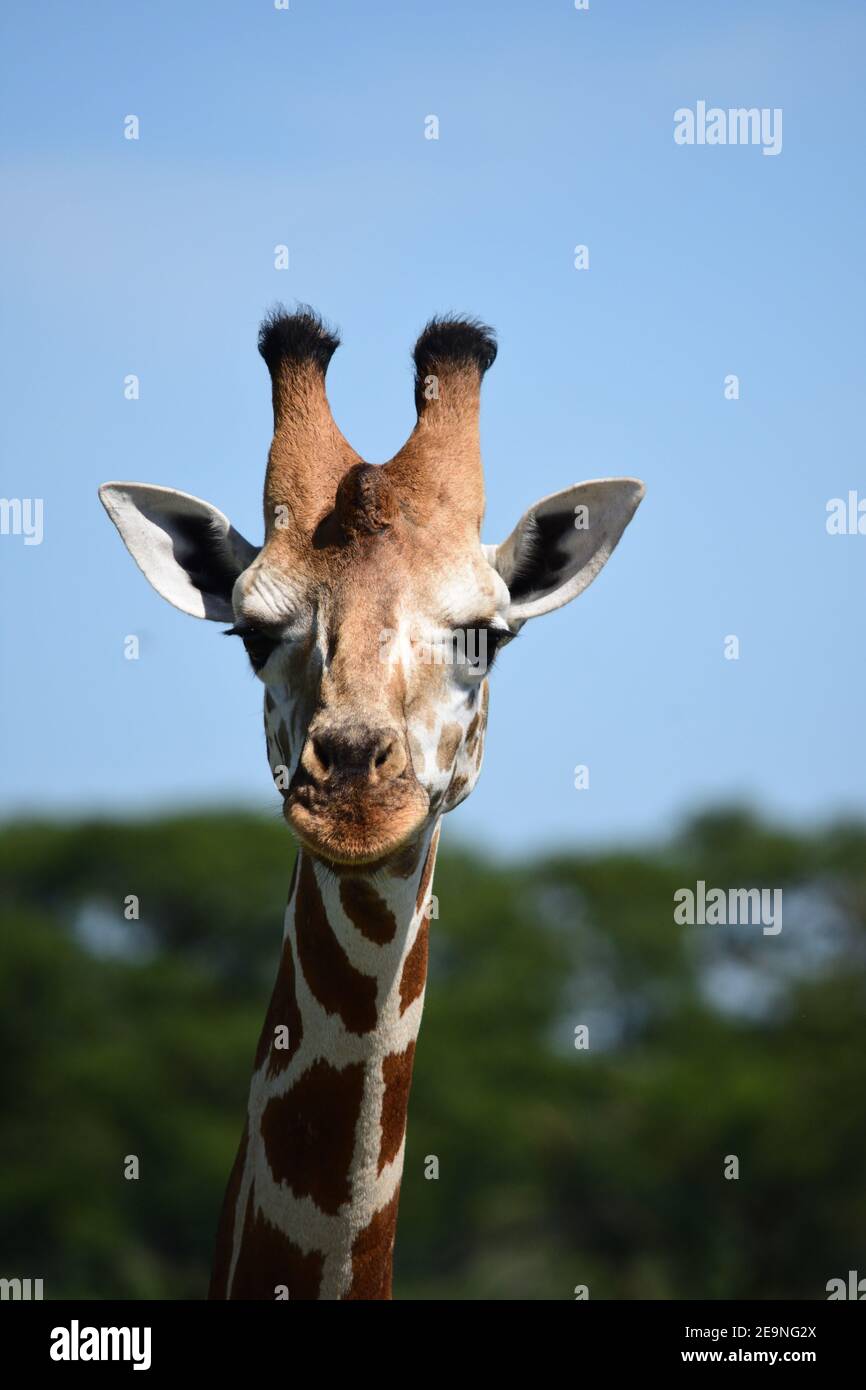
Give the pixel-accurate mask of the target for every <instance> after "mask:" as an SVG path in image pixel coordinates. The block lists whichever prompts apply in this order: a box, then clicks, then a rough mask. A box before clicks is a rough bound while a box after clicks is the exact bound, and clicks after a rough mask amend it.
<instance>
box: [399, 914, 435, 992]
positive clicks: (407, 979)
mask: <svg viewBox="0 0 866 1390" xmlns="http://www.w3.org/2000/svg"><path fill="white" fill-rule="evenodd" d="M429 925H430V924H429V922H428V919H427V917H426V916H425V917H422V918H421V921H420V922H419V923H418V931H417V932H416V934H415V940H414V941H413V943H412V949H411V950H410V951H409V953H408V954H407V956H406V959H405V961H404V962H403V973H402V975H401V976H400V1013H401V1014H404V1013H405V1012H406V1010H407V1009H408V1008H409V1005H410V1004H413V1003H414V1002H415V1000H416V999H417V998H418V996H419V995H420V994H423V992H424V986H425V984H426V983H427V952H428V932H429Z"/></svg>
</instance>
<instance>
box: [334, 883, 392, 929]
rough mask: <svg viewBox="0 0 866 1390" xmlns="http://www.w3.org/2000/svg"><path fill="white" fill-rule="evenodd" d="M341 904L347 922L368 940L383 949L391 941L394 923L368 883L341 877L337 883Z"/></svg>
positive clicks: (389, 911) (388, 910)
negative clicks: (338, 884)
mask: <svg viewBox="0 0 866 1390" xmlns="http://www.w3.org/2000/svg"><path fill="white" fill-rule="evenodd" d="M340 902H341V903H342V905H343V911H344V912H345V914H346V916H347V917H348V919H349V921H350V922H351V923H352V924H353V926H355V927H357V928H358V931H359V932H361V934H362V935H363V936H366V938H367V940H368V941H375V942H376V944H377V946H384V945H386V944H387V942H389V941H393V940H394V936H395V934H396V931H397V920H396V918H395V916H394V914H393V912H392V911H391V910H390V908H389V907H388V905H387V903H385V902H384V901H383V899H382V898H380V896H379V894H378V893H377V892H376V889H375V888H374V887H373V885H372V883H370V882H369V880H367V879H365V878H344V879H343V880H342V881H341V883H340Z"/></svg>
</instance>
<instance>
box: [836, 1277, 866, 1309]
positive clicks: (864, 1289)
mask: <svg viewBox="0 0 866 1390" xmlns="http://www.w3.org/2000/svg"><path fill="white" fill-rule="evenodd" d="M840 1298H853V1299H856V1300H857V1302H858V1303H862V1302H863V1300H864V1299H866V1279H861V1278H860V1277H859V1275H858V1274H857V1271H856V1269H849V1270H848V1279H847V1282H846V1281H845V1280H844V1279H828V1280H827V1302H828V1303H833V1302H834V1300H838V1299H840Z"/></svg>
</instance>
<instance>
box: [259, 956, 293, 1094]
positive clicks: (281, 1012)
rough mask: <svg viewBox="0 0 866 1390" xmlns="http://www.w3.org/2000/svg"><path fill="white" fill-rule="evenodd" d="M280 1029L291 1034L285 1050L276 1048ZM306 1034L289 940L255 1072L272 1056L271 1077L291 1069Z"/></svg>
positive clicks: (262, 1035) (263, 1033) (268, 1013)
mask: <svg viewBox="0 0 866 1390" xmlns="http://www.w3.org/2000/svg"><path fill="white" fill-rule="evenodd" d="M277 1028H285V1029H287V1030H288V1038H287V1039H286V1046H284V1047H278V1046H277V1045H276V1030H277ZM303 1032H304V1026H303V1020H302V1018H301V1011H300V1009H299V1008H298V1001H297V996H296V994H295V963H294V958H293V956H292V943H291V941H290V940H289V938H288V936H287V937H286V938H285V940H284V942H283V951H282V955H281V957H280V967H279V970H278V972H277V981H276V984H275V985H274V991H273V994H272V995H271V1002H270V1004H269V1005H268V1012H267V1014H266V1015H265V1022H264V1026H263V1028H262V1031H261V1036H260V1037H259V1045H258V1048H257V1049H256V1060H255V1064H254V1069H255V1071H258V1070H259V1067H260V1066H261V1065H262V1063H263V1061H264V1060H265V1058H266V1057H267V1056H268V1055H269V1054H270V1062H269V1064H268V1076H278V1075H279V1073H280V1072H282V1071H284V1070H285V1068H286V1067H287V1066H288V1065H289V1062H290V1061H291V1060H292V1058H293V1057H294V1055H295V1053H296V1052H297V1050H298V1048H299V1047H300V1045H301V1038H302V1037H303ZM281 1041H282V1038H281Z"/></svg>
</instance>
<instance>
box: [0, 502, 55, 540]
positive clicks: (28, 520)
mask: <svg viewBox="0 0 866 1390" xmlns="http://www.w3.org/2000/svg"><path fill="white" fill-rule="evenodd" d="M42 514H43V501H42V498H41V497H0V536H23V537H24V544H25V545H41V544H42V537H43V534H44V533H43V525H42Z"/></svg>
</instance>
